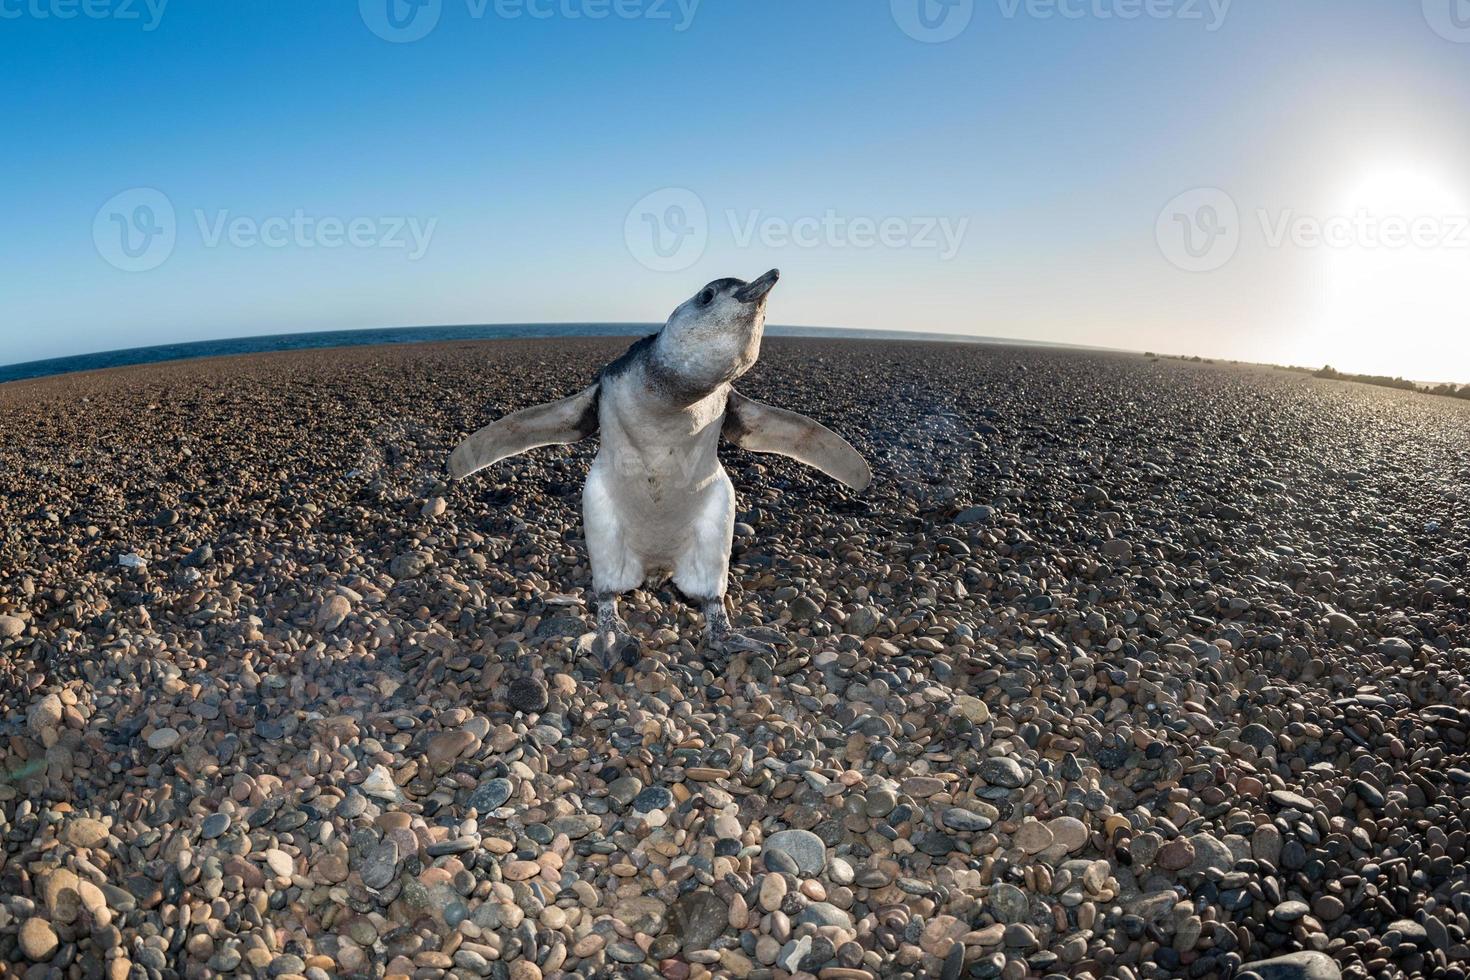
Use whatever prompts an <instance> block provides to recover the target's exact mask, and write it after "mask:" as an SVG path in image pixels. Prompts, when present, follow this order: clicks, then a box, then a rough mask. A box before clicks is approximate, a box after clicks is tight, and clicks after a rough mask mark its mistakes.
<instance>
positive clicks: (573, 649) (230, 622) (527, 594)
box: [0, 339, 1470, 980]
mask: <svg viewBox="0 0 1470 980" xmlns="http://www.w3.org/2000/svg"><path fill="white" fill-rule="evenodd" d="M621 346H622V344H621V343H620V342H616V341H608V340H603V339H584V340H570V341H558V342H495V343H476V344H466V343H462V344H447V345H432V346H416V347H402V348H362V349H354V350H339V351H318V352H310V353H294V354H285V355H264V356H258V357H252V358H244V359H223V360H217V361H199V362H189V363H180V364H172V365H161V366H153V367H148V368H133V369H126V370H121V371H116V372H109V373H102V374H95V375H81V376H70V377H63V378H57V379H49V380H43V381H37V382H25V383H18V384H13V385H7V386H0V472H3V473H4V474H5V478H4V480H3V485H0V528H3V539H0V695H3V699H0V709H3V715H0V840H3V847H0V976H26V977H36V978H41V977H62V976H70V977H94V976H106V977H110V978H121V977H137V978H142V977H151V978H157V977H161V976H162V977H174V976H182V977H204V976H211V975H214V976H231V975H262V976H264V975H269V976H275V977H288V978H290V977H296V976H305V977H311V978H322V977H355V976H364V977H382V976H385V975H389V976H412V977H425V978H428V977H440V976H456V977H478V976H490V977H498V978H514V980H535V978H538V977H546V978H554V977H585V978H591V977H655V976H664V977H669V978H676V980H678V978H686V977H695V978H699V977H707V976H710V975H711V974H714V975H718V976H722V977H723V976H734V977H752V978H761V977H787V976H792V977H808V976H812V975H815V976H817V977H821V978H830V980H860V978H865V977H920V976H923V977H932V976H942V977H946V978H955V977H961V976H972V977H997V976H999V977H1005V978H1011V980H1015V978H1020V977H1023V976H1038V977H1050V976H1055V977H1061V976H1067V977H1093V978H1101V977H1124V978H1127V977H1133V978H1156V977H1158V978H1161V977H1230V976H1236V977H1240V976H1250V975H1252V973H1253V974H1254V975H1256V976H1259V977H1265V978H1290V977H1302V978H1331V977H1338V976H1344V977H1369V976H1372V977H1406V976H1407V977H1420V976H1423V977H1430V976H1433V977H1465V976H1467V974H1470V968H1467V965H1466V961H1467V959H1470V948H1467V945H1466V944H1467V934H1470V863H1467V856H1466V846H1467V832H1470V748H1467V740H1470V679H1467V674H1470V600H1467V585H1466V561H1467V546H1466V526H1467V518H1466V511H1465V508H1466V494H1467V490H1466V486H1467V484H1470V405H1467V404H1465V403H1462V402H1456V401H1452V400H1448V399H1437V398H1432V397H1429V396H1422V395H1412V394H1406V393H1402V392H1395V391H1388V390H1384V389H1376V388H1369V387H1364V386H1359V385H1353V384H1346V383H1340V382H1325V381H1319V380H1315V379H1311V378H1307V377H1302V376H1298V375H1291V374H1286V373H1278V372H1271V371H1267V370H1254V369H1244V368H1233V367H1225V366H1218V367H1216V366H1207V365H1193V364H1184V363H1177V362H1151V361H1149V360H1147V359H1145V358H1143V357H1141V356H1123V355H1101V354H1098V355H1094V354H1086V353H1077V352H1064V351H1049V350H1026V349H1019V348H987V347H964V346H948V345H932V344H883V343H875V342H856V341H853V342H817V341H791V340H771V341H768V342H767V344H766V350H765V354H764V358H763V360H762V362H761V364H760V365H759V366H758V367H757V368H756V369H755V371H754V372H752V374H751V375H750V376H748V377H747V378H746V379H745V381H744V383H743V384H742V389H743V390H745V391H747V392H748V393H749V394H751V395H752V396H755V397H758V398H761V399H763V400H767V401H771V402H774V403H776V404H779V405H783V406H787V407H790V408H794V409H796V410H799V411H803V412H806V413H808V414H811V415H813V416H814V417H816V418H818V419H821V420H822V421H824V422H826V423H827V424H829V425H831V426H832V427H833V428H835V429H837V430H838V431H839V432H841V433H843V434H844V435H845V436H847V437H848V438H849V439H850V440H851V441H852V442H853V443H854V444H855V445H856V446H857V447H858V448H859V449H860V450H861V451H863V452H864V454H865V455H867V456H868V458H869V459H870V460H871V461H872V462H873V464H874V470H875V483H874V485H873V487H872V488H871V489H870V490H869V491H867V492H866V493H864V494H862V495H850V494H848V493H847V492H846V491H844V490H843V489H842V488H840V487H838V486H837V485H835V484H834V483H832V482H831V481H828V480H825V479H824V478H822V477H821V476H820V474H816V473H814V472H812V471H808V470H805V469H802V468H801V467H799V466H798V465H797V464H795V463H791V462H789V461H786V460H782V459H777V458H772V457H755V456H751V455H747V454H744V453H740V452H738V451H734V450H731V451H728V452H726V454H725V458H726V461H727V463H728V465H729V467H730V469H731V473H732V477H733V479H734V481H735V484H736V486H737V488H738V489H739V491H740V493H741V500H740V507H741V513H740V525H739V527H738V528H737V537H736V543H735V563H734V568H733V578H734V582H733V584H732V589H731V600H732V619H733V620H734V621H735V623H736V625H737V626H739V625H747V626H749V625H756V624H760V625H765V626H770V627H776V628H779V629H781V630H784V631H785V632H786V633H787V634H788V638H789V641H790V642H789V643H788V644H786V645H785V646H783V647H782V650H781V654H780V655H779V656H778V657H777V658H775V659H774V660H762V659H749V658H742V659H738V660H736V661H734V662H733V663H731V664H730V665H729V666H728V667H727V668H726V667H721V668H718V669H717V671H716V670H711V669H710V668H708V667H707V666H706V665H705V664H704V662H703V661H702V659H701V651H700V645H699V621H698V618H697V616H696V615H695V613H694V612H693V611H691V610H690V609H688V608H686V607H684V606H683V605H682V604H681V603H679V602H678V601H676V599H675V597H674V596H673V595H672V594H671V593H668V592H664V591H656V592H648V593H641V592H640V593H635V594H634V595H633V596H632V597H631V598H632V601H630V602H627V603H625V606H624V614H625V616H626V617H627V618H628V620H629V622H630V623H631V624H632V626H633V628H634V630H635V632H637V633H638V634H639V635H640V636H641V638H642V641H643V653H644V656H643V659H642V660H641V661H640V662H638V663H637V664H634V665H630V666H628V667H626V668H623V669H620V670H618V671H614V672H606V671H604V670H602V669H601V668H600V667H599V666H598V664H597V660H596V657H595V655H594V654H592V653H590V652H589V644H588V638H587V637H586V636H585V635H584V634H585V633H586V631H587V629H588V627H589V619H588V612H589V610H588V609H587V607H586V599H587V597H586V595H585V591H584V590H585V589H586V588H587V586H588V581H589V574H588V569H587V564H586V558H585V554H584V549H583V547H582V540H581V531H580V521H579V491H580V485H581V479H582V476H583V473H584V472H585V468H586V465H587V463H588V461H589V460H590V458H591V455H592V453H593V452H594V451H595V442H591V441H589V442H588V443H584V444H582V445H579V446H577V447H572V448H568V449H556V450H551V449H548V450H540V451H537V452H535V453H533V454H531V455H530V456H527V457H521V458H519V459H516V460H513V461H509V462H506V463H503V464H500V465H499V466H497V467H496V468H495V469H494V470H492V471H490V473H489V474H487V475H483V476H481V477H479V478H476V479H473V480H471V481H468V482H467V483H465V484H463V485H456V486H453V487H450V486H446V485H445V484H444V483H443V482H442V481H441V477H440V473H441V471H442V466H443V461H444V458H445V455H446V454H447V452H448V451H449V449H450V448H452V446H453V445H454V444H455V442H456V441H457V440H458V439H459V438H460V437H461V436H462V435H463V434H465V433H467V432H469V431H471V430H472V429H474V428H476V427H478V426H479V425H481V424H483V423H484V422H485V421H487V420H488V419H489V418H491V417H492V416H495V415H497V414H499V413H502V412H505V411H508V410H511V409H514V408H518V407H523V406H526V405H529V404H533V403H536V402H540V401H544V400H548V399H550V398H553V397H560V396H563V395H565V394H567V393H569V392H572V391H574V390H575V389H576V388H577V387H579V386H580V385H582V384H585V383H586V381H587V379H589V378H590V376H591V375H592V373H593V372H594V370H595V369H596V367H597V366H599V365H600V364H601V363H603V362H605V361H606V360H608V359H609V358H610V357H611V356H612V355H613V354H614V353H616V351H617V350H619V349H620V348H621ZM1263 961H1265V962H1263ZM1247 971H1252V972H1247Z"/></svg>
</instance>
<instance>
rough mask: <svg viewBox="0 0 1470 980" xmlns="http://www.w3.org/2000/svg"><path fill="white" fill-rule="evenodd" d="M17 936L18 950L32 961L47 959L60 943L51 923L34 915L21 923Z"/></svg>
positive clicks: (41, 961)
mask: <svg viewBox="0 0 1470 980" xmlns="http://www.w3.org/2000/svg"><path fill="white" fill-rule="evenodd" d="M17 938H18V939H19V941H20V951H21V952H22V953H23V954H25V957H26V959H28V960H30V961H31V962H33V963H44V962H45V961H46V960H49V959H50V958H51V956H52V954H53V953H55V952H56V947H57V946H59V945H60V944H61V942H60V940H59V939H57V938H56V930H55V929H52V928H51V923H49V922H47V921H46V920H45V919H43V918H41V917H39V916H34V915H33V916H31V917H30V918H29V919H27V920H25V922H23V923H21V926H20V933H19V935H18V936H17Z"/></svg>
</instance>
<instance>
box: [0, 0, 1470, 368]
mask: <svg viewBox="0 0 1470 980" xmlns="http://www.w3.org/2000/svg"><path fill="white" fill-rule="evenodd" d="M0 79H3V80H4V82H5V83H6V85H5V88H6V91H7V93H8V98H7V100H6V107H5V112H4V120H5V126H4V142H5V149H4V152H3V153H0V196H3V197H0V199H3V201H4V213H5V218H6V220H5V226H4V233H3V234H0V270H3V271H0V363H14V362H20V361H26V360H32V359H37V358H43V357H52V356H59V355H65V354H73V353H85V352H89V351H97V350H111V349H118V348H126V347H137V346H144V345H151V344H159V343H171V342H180V341H191V340H207V339H210V338H224V337H239V336H246V335H253V334H275V333H289V332H298V331H309V330H324V329H344V328H358V327H384V326H413V325H439V324H452V323H500V322H507V323H512V322H538V323H540V322H558V321H571V322H586V321H596V322H609V321H611V322H620V321H630V322H657V321H662V320H663V319H664V317H665V316H666V315H667V314H668V312H669V311H670V310H672V309H673V307H674V306H676V305H677V304H678V303H679V302H681V301H682V300H683V299H685V298H686V297H687V296H689V295H691V294H692V293H694V292H695V291H696V290H697V289H698V287H699V286H700V285H702V284H703V283H704V282H706V281H708V280H711V279H715V278H719V277H723V276H739V277H742V278H753V277H755V276H757V275H759V274H760V273H761V272H763V271H765V270H766V269H768V268H771V267H779V268H781V269H782V271H783V280H782V283H781V285H780V287H779V288H778V291H777V293H776V294H774V296H773V298H772V305H771V312H770V316H771V320H772V322H774V323H781V324H799V325H813V326H837V327H847V328H878V329H901V330H915V331H941V332H953V333H969V334H979V335H985V336H1006V337H1018V338H1026V339H1036V340H1048V341H1056V342H1063V343H1077V344H1088V345H1097V346H1106V347H1118V348H1125V349H1133V350H1150V351H1156V352H1159V353H1170V354H1198V355H1203V356H1209V357H1222V358H1234V359H1242V360H1254V361H1268V362H1275V363H1292V364H1303V365H1313V366H1315V365H1320V364H1322V363H1331V364H1333V365H1334V366H1335V367H1337V368H1339V369H1340V370H1351V371H1370V372H1372V373H1385V374H1396V375H1403V376H1405V377H1411V378H1414V379H1416V380H1424V381H1440V380H1455V381H1460V382H1470V331H1467V328H1470V289H1466V288H1465V284H1466V283H1467V282H1470V275H1467V273H1470V220H1467V217H1466V216H1467V215H1470V127H1467V126H1466V125H1465V120H1466V119H1470V0H1422V2H1421V0H1233V2H1231V0H314V2H310V3H302V2H300V0H232V2H227V3H226V2H218V0H0Z"/></svg>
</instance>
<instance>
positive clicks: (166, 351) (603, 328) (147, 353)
mask: <svg viewBox="0 0 1470 980" xmlns="http://www.w3.org/2000/svg"><path fill="white" fill-rule="evenodd" d="M658 328H659V324H656V323H493V324H467V325H458V326H434V327H373V328H366V329H354V330H320V331H311V332H306V333H284V334H263V335H261V336H258V337H230V338H225V339H223V340H197V341H188V342H185V343H179V344H157V345H153V346H149V347H128V348H120V349H118V350H110V351H97V352H94V353H89V354H75V355H70V356H67V357H51V358H44V359H42V360H35V361H23V362H20V363H17V364H4V365H0V384H5V383H7V382H11V381H29V380H32V379H35V378H48V377H55V376H57V375H62V374H75V373H78V372H82V371H98V370H104V369H107V368H119V367H135V366H139V365H144V364H163V363H167V362H170V361H186V360H196V359H198V358H205V357H228V356H231V355H236V354H269V353H276V352H280V351H294V350H322V349H327V348H333V347H371V346H378V345H384V344H416V343H433V342H439V341H455V340H534V339H550V338H555V337H641V336H644V335H646V334H650V333H653V332H654V331H656V330H658ZM766 333H767V334H768V335H769V336H772V337H814V338H820V339H834V340H912V341H928V342H948V343H960V344H999V345H1003V346H1008V347H1046V348H1056V349H1062V350H1090V351H1108V352H1111V353H1135V352H1133V351H1116V350H1114V349H1113V348H1108V347H1092V346H1088V345H1084V344H1061V343H1053V342H1051V341H1044V340H1026V339H1023V338H1015V337H986V336H978V335H971V334H950V333H932V332H927V331H926V332H920V331H910V330H862V329H849V328H844V327H793V326H771V327H768V328H767V330H766Z"/></svg>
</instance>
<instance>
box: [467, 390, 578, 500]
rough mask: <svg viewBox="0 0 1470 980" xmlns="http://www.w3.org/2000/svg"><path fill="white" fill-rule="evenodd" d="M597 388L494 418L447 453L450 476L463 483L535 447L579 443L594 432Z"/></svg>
mask: <svg viewBox="0 0 1470 980" xmlns="http://www.w3.org/2000/svg"><path fill="white" fill-rule="evenodd" d="M598 387H599V386H598V385H595V384H594V385H592V386H591V387H590V388H585V389H583V390H582V391H579V392H577V393H576V394H575V395H573V396H571V397H570V398H563V399H561V400H560V401H555V402H549V403H547V404H545V405H537V406H535V407H533V408H526V409H522V410H521V411H519V412H512V413H511V414H509V415H507V416H505V417H504V418H501V419H496V420H495V421H494V422H491V423H490V424H489V425H487V426H485V427H484V428H483V429H481V430H480V431H478V432H476V433H475V434H474V435H472V436H470V437H469V438H468V439H466V440H465V441H464V442H462V443H460V444H459V445H458V446H457V447H456V448H455V450H454V452H452V453H450V454H449V475H450V476H452V477H454V478H455V479H456V480H462V479H464V478H465V477H467V476H469V475H470V474H471V473H474V472H475V471H477V470H482V469H484V468H485V467H487V466H489V465H490V464H491V463H494V462H497V461H499V460H502V459H505V458H506V457H507V456H516V455H519V454H520V453H523V452H525V451H526V450H528V449H535V448H536V447H538V446H564V445H566V444H568V443H573V442H580V441H581V440H583V439H586V438H587V437H588V436H590V435H592V433H594V432H596V431H597V392H598Z"/></svg>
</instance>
